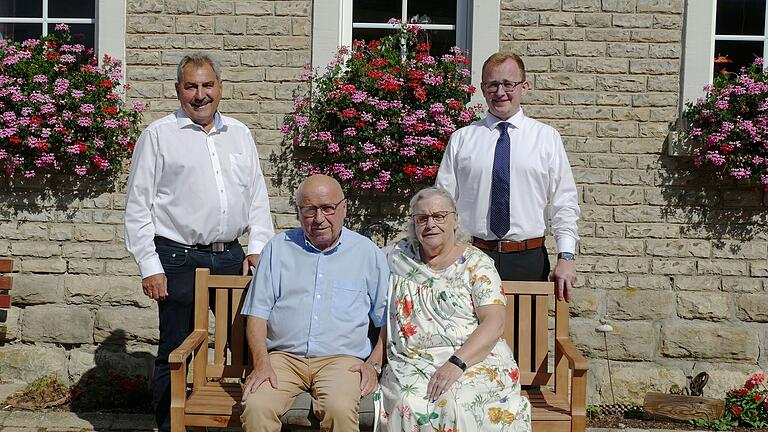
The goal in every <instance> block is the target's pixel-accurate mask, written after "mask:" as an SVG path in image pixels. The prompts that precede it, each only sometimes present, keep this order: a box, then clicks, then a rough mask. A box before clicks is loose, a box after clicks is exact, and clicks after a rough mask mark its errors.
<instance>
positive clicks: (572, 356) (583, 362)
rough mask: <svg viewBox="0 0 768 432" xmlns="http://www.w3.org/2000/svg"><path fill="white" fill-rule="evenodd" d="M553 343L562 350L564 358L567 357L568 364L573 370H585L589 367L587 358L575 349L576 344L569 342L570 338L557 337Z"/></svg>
mask: <svg viewBox="0 0 768 432" xmlns="http://www.w3.org/2000/svg"><path fill="white" fill-rule="evenodd" d="M555 343H556V344H557V346H558V347H559V348H560V350H561V351H562V352H563V355H564V356H565V358H567V359H568V366H570V368H571V369H573V371H574V372H586V371H587V369H589V366H588V363H587V359H585V358H584V356H583V355H581V353H580V352H579V350H577V349H576V345H574V344H573V342H571V339H569V338H567V337H564V338H557V339H556V340H555Z"/></svg>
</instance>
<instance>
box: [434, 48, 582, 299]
mask: <svg viewBox="0 0 768 432" xmlns="http://www.w3.org/2000/svg"><path fill="white" fill-rule="evenodd" d="M529 87H530V84H529V83H528V81H527V80H526V78H525V65H524V63H523V60H522V59H521V58H520V57H519V56H517V55H516V54H512V53H501V52H500V53H496V54H493V55H491V56H490V57H489V58H488V59H487V60H486V61H485V63H484V64H483V82H482V84H481V88H482V91H483V95H484V96H485V101H486V103H487V104H488V111H489V112H488V115H487V116H486V117H485V118H483V119H482V120H479V121H477V122H475V123H473V124H471V125H469V126H466V127H463V128H461V129H459V130H457V131H456V132H455V133H454V134H453V135H452V136H451V139H450V141H449V143H448V146H447V148H446V150H445V154H444V156H443V160H442V162H441V163H440V170H439V171H438V173H437V181H436V185H437V186H440V187H443V188H445V189H446V190H448V191H449V192H450V193H451V195H453V197H454V199H455V200H456V204H457V207H458V211H459V217H460V220H461V223H462V224H463V225H464V226H465V227H466V228H467V229H468V230H469V232H470V233H471V234H472V236H473V244H474V245H475V246H476V247H478V248H480V249H482V250H484V251H485V252H486V253H487V254H488V255H489V256H491V258H493V260H494V261H495V262H496V269H497V270H498V271H499V274H500V275H501V278H502V280H532V281H536V280H539V281H545V280H547V279H549V280H552V281H554V282H555V283H556V288H557V297H558V298H560V299H563V298H564V299H565V300H566V301H570V299H571V294H572V290H573V284H574V283H575V282H576V267H575V265H574V258H575V253H576V244H577V242H578V240H579V236H578V230H577V226H576V224H577V222H578V219H579V205H578V195H577V192H576V185H575V183H574V181H573V174H572V173H571V167H570V165H569V163H568V156H567V155H566V153H565V148H564V147H563V141H562V139H561V138H560V134H559V133H558V132H557V131H556V130H555V129H554V128H552V127H551V126H548V125H545V124H544V123H541V122H539V121H536V120H534V119H532V118H530V117H526V116H525V114H523V110H522V108H520V102H521V101H522V100H523V98H524V97H525V96H526V95H527V94H528V89H529ZM547 204H549V206H550V215H551V219H552V232H553V234H554V237H555V243H556V244H557V251H558V252H559V253H558V255H557V264H555V269H554V271H553V272H552V273H551V274H550V263H549V258H548V256H547V250H546V248H545V247H544V235H545V232H546V229H547V220H546V219H547Z"/></svg>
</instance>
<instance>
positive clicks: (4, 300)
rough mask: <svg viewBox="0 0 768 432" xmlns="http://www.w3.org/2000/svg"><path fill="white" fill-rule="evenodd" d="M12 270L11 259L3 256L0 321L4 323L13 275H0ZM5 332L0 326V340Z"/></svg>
mask: <svg viewBox="0 0 768 432" xmlns="http://www.w3.org/2000/svg"><path fill="white" fill-rule="evenodd" d="M12 271H13V260H11V259H7V258H3V259H0V323H5V322H6V321H7V320H8V312H9V310H10V309H11V294H10V292H9V291H10V290H11V287H12V286H13V277H11V276H2V274H3V273H11V272H12ZM5 332H6V327H5V326H0V333H2V334H0V340H2V339H4V337H5Z"/></svg>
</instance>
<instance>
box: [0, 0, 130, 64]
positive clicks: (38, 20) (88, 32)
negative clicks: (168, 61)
mask: <svg viewBox="0 0 768 432" xmlns="http://www.w3.org/2000/svg"><path fill="white" fill-rule="evenodd" d="M59 23H64V24H67V25H69V27H70V32H71V33H72V36H73V38H75V39H76V40H77V41H78V42H80V43H82V44H83V45H86V46H88V47H92V48H95V49H96V51H97V54H98V56H99V57H101V55H102V54H109V55H111V56H112V57H115V58H118V59H120V60H122V59H124V58H125V54H124V52H125V0H0V37H1V38H4V39H7V38H10V39H13V40H15V41H19V42H20V41H24V40H25V39H30V38H37V37H40V36H44V35H47V34H49V33H51V32H53V29H54V27H55V26H56V24H59ZM99 29H109V31H108V32H107V31H99Z"/></svg>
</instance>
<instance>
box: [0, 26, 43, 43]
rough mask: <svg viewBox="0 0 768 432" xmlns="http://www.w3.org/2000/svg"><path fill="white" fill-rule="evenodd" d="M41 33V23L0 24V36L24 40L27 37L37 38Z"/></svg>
mask: <svg viewBox="0 0 768 432" xmlns="http://www.w3.org/2000/svg"><path fill="white" fill-rule="evenodd" d="M42 33H43V25H42V24H32V23H24V24H0V38H2V39H13V40H15V41H16V42H24V41H25V40H27V39H37V38H39V37H40V35H41V34H42Z"/></svg>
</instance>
